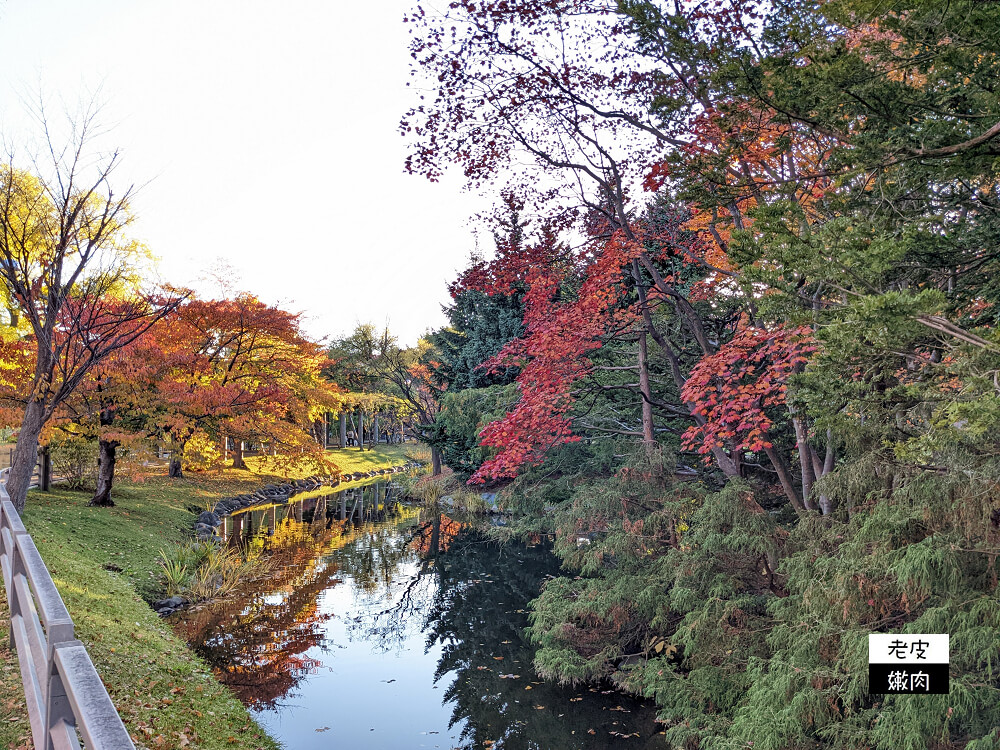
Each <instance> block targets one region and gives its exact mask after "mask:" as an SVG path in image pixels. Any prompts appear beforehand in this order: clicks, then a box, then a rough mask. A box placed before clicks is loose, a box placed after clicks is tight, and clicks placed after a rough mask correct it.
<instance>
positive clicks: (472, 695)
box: [174, 483, 662, 750]
mask: <svg viewBox="0 0 1000 750" xmlns="http://www.w3.org/2000/svg"><path fill="white" fill-rule="evenodd" d="M240 515H241V516H242V518H240V517H239V516H237V517H236V520H235V523H233V524H232V525H231V526H227V531H228V532H229V535H230V540H229V541H230V543H233V544H240V545H244V546H245V545H251V546H253V545H256V546H257V547H259V548H262V551H263V554H265V555H267V556H269V557H270V559H271V561H272V563H273V572H272V574H271V575H270V576H269V577H268V578H267V579H266V580H264V581H258V582H255V583H253V584H248V585H247V586H245V587H244V588H243V589H242V590H241V591H240V592H239V594H238V595H237V596H235V597H232V598H230V599H228V600H226V601H222V602H214V603H211V604H209V605H206V606H203V607H200V608H199V609H197V610H195V611H192V612H188V613H184V614H183V615H181V616H175V617H176V618H177V619H176V620H175V623H174V624H175V627H176V629H177V630H178V631H179V632H180V633H181V634H182V635H183V637H185V638H186V639H187V640H188V642H189V643H191V644H192V645H193V646H194V647H195V649H196V650H197V651H198V652H199V653H200V654H201V655H202V656H203V657H204V658H205V659H206V660H207V661H208V662H209V663H210V664H211V665H212V666H213V668H214V669H215V671H216V673H217V674H218V675H219V677H220V678H221V679H222V680H223V681H224V682H225V683H226V684H228V685H229V686H230V687H232V688H233V689H234V690H235V691H236V693H237V694H238V695H239V696H240V698H241V699H242V700H243V701H244V702H245V703H246V704H247V705H248V706H250V707H251V708H254V709H257V710H260V709H266V708H278V704H279V703H280V704H281V706H282V708H281V710H282V711H288V710H290V708H289V704H288V701H289V699H290V698H292V697H293V696H294V695H296V694H297V693H298V692H303V691H305V692H303V696H305V695H306V694H307V690H306V689H303V688H302V687H301V683H302V680H303V678H304V677H305V676H306V675H308V674H310V673H312V672H316V670H317V669H318V668H319V667H321V666H330V665H331V664H333V665H335V664H336V663H337V661H336V659H328V658H324V655H325V654H328V653H330V652H331V650H332V648H334V644H332V643H330V641H329V638H330V635H331V634H332V633H333V632H339V633H340V635H339V636H338V638H344V637H346V638H347V639H349V640H350V641H351V642H354V643H357V644H358V645H357V646H354V645H352V646H347V644H344V643H341V644H336V646H337V647H339V648H345V647H347V648H360V649H362V650H364V649H371V650H372V651H374V652H381V653H383V654H384V653H386V652H392V651H393V650H397V651H402V650H403V649H406V648H409V649H412V648H413V646H414V641H416V643H417V644H419V643H421V642H422V643H423V644H424V652H425V653H429V652H430V651H432V650H436V649H437V648H438V647H439V646H440V653H441V656H440V659H439V660H438V661H437V664H436V668H435V669H434V674H433V681H434V683H439V684H440V686H441V687H442V688H444V691H443V695H442V698H443V699H444V702H445V703H446V704H450V707H449V708H450V710H451V719H450V724H449V727H448V728H449V729H451V728H455V729H456V731H458V732H459V733H460V734H459V738H458V739H459V740H460V742H461V746H462V747H464V748H473V747H477V748H482V747H493V748H504V749H505V750H522V749H523V750H544V749H547V748H585V749H587V750H591V749H596V748H608V747H623V748H647V747H648V748H652V747H662V738H660V737H658V736H657V727H656V725H655V723H654V717H655V712H654V710H653V709H652V708H651V707H650V706H649V705H647V704H643V703H640V702H638V701H635V700H633V699H630V698H628V697H626V696H624V695H622V694H620V693H617V692H614V691H612V690H607V691H602V690H597V689H589V688H581V689H578V690H572V689H569V688H561V687H559V686H557V685H552V684H546V683H542V682H541V681H540V680H538V679H537V677H536V676H535V674H534V671H533V669H532V666H531V664H532V659H533V650H532V648H531V646H530V644H528V643H527V642H526V641H525V639H524V631H525V628H526V626H527V624H528V623H527V614H526V610H527V609H528V605H529V602H530V601H531V600H532V599H533V598H535V597H536V596H537V595H538V592H539V589H540V586H541V584H542V582H543V581H544V580H545V578H546V576H549V575H556V574H557V573H558V563H557V561H556V560H555V558H554V557H553V556H552V555H551V554H550V553H549V551H548V550H547V548H546V547H545V546H544V545H542V544H535V545H533V546H532V545H528V546H525V545H518V544H510V545H507V546H504V547H500V546H497V545H495V544H491V543H489V542H487V541H486V539H485V537H484V536H483V535H482V534H481V533H480V532H479V531H477V530H476V529H475V528H474V527H473V526H470V525H468V524H465V523H463V521H462V520H461V519H459V518H457V517H452V516H449V515H445V514H443V513H439V512H431V511H429V510H427V509H425V508H413V507H408V506H404V505H399V504H397V503H394V502H393V501H392V498H391V496H390V497H387V496H386V485H384V484H381V483H377V484H375V485H370V486H369V487H367V488H364V490H362V489H355V490H347V491H344V492H340V493H336V494H333V495H329V496H324V497H319V498H313V499H309V500H305V501H300V502H296V503H291V504H289V505H287V506H278V507H276V508H268V509H264V510H255V511H253V512H252V513H244V514H240ZM341 585H343V586H348V585H349V586H350V592H351V595H350V596H349V597H348V598H347V599H346V600H344V599H341V600H340V602H341V606H342V607H346V608H347V611H338V612H336V613H335V614H332V613H331V612H330V610H331V605H330V603H329V601H328V602H327V604H326V605H325V606H324V605H323V604H322V601H323V600H322V596H323V593H324V592H325V591H328V590H330V589H331V588H335V587H338V586H341ZM337 590H339V589H337ZM333 616H337V617H338V618H340V619H339V623H340V625H338V627H340V626H343V628H342V629H340V630H337V629H335V628H331V627H329V626H327V625H326V624H325V623H327V621H328V620H329V619H330V618H331V617H333ZM421 633H422V635H421ZM419 649H420V647H419V646H417V652H419ZM359 653H360V652H359ZM410 653H411V654H412V653H414V652H413V651H412V650H411V651H410ZM355 656H356V657H357V654H356V655H355ZM363 658H364V657H363ZM321 662H322V663H321ZM411 662H412V659H411ZM431 664H433V662H431ZM427 672H428V673H429V672H430V665H428V670H427ZM427 679H428V680H430V679H431V677H430V675H429V674H428V676H427ZM385 682H387V681H386V680H382V683H383V684H384V683H385ZM390 682H392V681H391V680H390ZM322 684H323V680H321V679H318V680H316V689H320V690H321V689H323V688H321V687H320V685H322ZM334 684H335V685H336V687H334V688H333V689H334V690H341V689H346V690H352V691H354V690H361V691H366V690H372V688H370V687H366V686H365V685H362V684H350V685H341V684H340V683H339V682H335V683H334ZM425 684H426V683H425ZM326 685H327V686H326V688H325V689H326V690H327V691H329V690H330V689H331V688H330V687H329V685H330V683H326ZM366 694H367V693H366ZM406 695H407V694H406V693H402V694H400V695H399V696H398V698H399V699H402V700H405V697H406ZM303 701H306V698H305V697H303ZM306 702H308V701H306ZM290 715H295V714H294V713H292V714H290ZM446 717H447V714H444V715H443V716H441V717H440V718H439V719H438V720H439V721H441V722H444V721H445V719H446ZM354 718H355V721H358V720H360V721H364V719H361V718H360V717H354ZM347 720H348V721H350V719H349V718H348V719H347ZM293 723H294V722H293ZM423 728H427V727H423ZM440 728H441V729H445V727H443V726H441V727H440ZM288 731H289V732H292V733H293V734H292V735H291V736H293V737H294V738H295V741H296V743H299V742H303V741H304V742H306V744H308V742H309V741H312V740H313V738H312V737H311V736H310V737H308V740H307V738H305V737H303V736H302V735H301V734H298V735H295V734H294V731H295V729H294V728H291V729H289V730H288ZM306 731H307V732H311V730H306ZM279 738H280V737H279ZM328 739H330V740H333V739H335V738H334V736H330V737H329V738H328ZM374 739H375V738H374V736H373V737H371V740H372V741H374ZM316 741H319V739H318V737H317V738H316ZM303 746H304V745H303ZM310 746H312V745H310ZM373 746H374V745H373ZM317 747H319V745H317Z"/></svg>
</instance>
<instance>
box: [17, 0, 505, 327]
mask: <svg viewBox="0 0 1000 750" xmlns="http://www.w3.org/2000/svg"><path fill="white" fill-rule="evenodd" d="M409 8H410V0H378V1H377V2H365V3H359V2H344V1H341V0H288V1H287V2H282V3H274V2H266V3H265V2H258V1H256V0H238V1H237V0H180V1H177V0H174V1H172V2H163V1H162V0H155V1H154V0H119V1H118V2H115V1H113V0H86V1H85V2H81V1H80V0H0V131H2V132H3V133H5V134H7V135H8V137H10V135H11V134H13V138H14V139H24V138H25V137H26V132H27V131H26V125H25V120H24V114H23V112H24V104H23V100H24V99H25V98H29V99H30V98H33V97H37V95H38V91H39V89H40V88H41V90H42V91H43V93H44V96H45V98H46V100H47V101H48V102H49V103H50V105H52V106H56V105H58V102H59V100H60V98H61V99H63V100H65V101H66V102H68V103H69V105H70V106H74V107H75V106H76V104H77V102H78V101H80V100H81V98H82V99H87V98H89V96H90V94H91V93H92V92H94V91H95V90H97V89H98V88H99V89H100V97H99V98H100V100H101V101H103V102H105V106H104V110H103V113H102V117H101V120H102V122H104V123H105V124H107V125H113V130H112V133H111V135H110V140H111V141H112V142H113V143H114V144H117V145H119V146H121V148H122V151H123V156H124V161H123V164H122V168H121V170H120V171H119V173H118V181H119V182H120V183H121V184H123V185H125V184H127V183H136V184H142V185H144V187H143V189H142V191H141V193H140V194H139V196H138V198H137V199H136V200H135V202H134V207H135V211H136V213H137V214H138V223H137V224H136V225H135V234H136V235H137V236H138V237H139V238H141V239H143V240H144V241H145V242H147V243H148V244H149V246H150V247H151V249H152V250H153V252H154V253H155V254H156V255H157V256H159V257H160V259H161V262H160V270H161V273H162V275H163V276H164V278H165V279H167V280H169V281H171V282H172V283H175V284H186V285H195V286H196V287H197V286H198V284H199V282H198V279H199V278H200V277H204V276H205V274H206V272H207V271H209V270H210V269H212V268H213V267H217V266H218V265H219V263H220V261H221V262H222V263H224V264H228V265H230V266H231V267H232V268H233V269H234V270H235V273H236V274H238V276H239V278H238V279H237V280H236V283H237V286H238V288H241V289H245V290H247V291H250V292H252V293H254V294H256V295H258V296H259V297H261V298H262V299H265V300H267V301H269V302H280V303H282V304H283V305H285V306H286V307H287V308H289V309H293V310H297V311H302V312H304V313H305V314H306V318H307V321H306V328H307V330H308V331H309V332H310V333H311V334H312V335H314V336H317V337H318V336H324V335H332V336H337V335H341V334H345V333H349V332H350V331H351V330H353V328H354V326H355V325H356V323H358V322H359V321H360V322H374V323H376V324H377V325H379V326H381V325H384V324H386V323H388V325H389V327H390V328H391V329H392V330H393V331H395V332H396V333H397V334H398V335H399V336H400V338H401V340H402V341H403V342H405V343H413V342H415V341H416V339H417V337H418V336H419V335H420V334H421V333H423V332H424V331H425V330H426V329H428V328H434V327H437V326H439V325H441V324H442V323H443V322H444V317H443V315H442V314H441V312H440V306H441V304H442V303H443V302H446V301H447V291H446V284H447V282H448V281H449V280H451V279H452V278H453V277H454V275H455V272H456V271H457V270H459V269H460V268H462V267H464V265H465V262H466V260H467V258H468V256H469V252H470V250H472V248H473V245H474V236H473V233H472V228H471V225H470V223H469V217H471V216H472V215H473V214H474V213H475V212H476V211H478V210H483V209H485V208H487V207H488V206H489V203H490V201H489V200H486V199H484V198H481V197H478V196H475V195H471V194H466V193H463V192H462V191H461V189H460V188H461V179H460V175H454V176H453V178H452V179H446V180H445V181H444V182H442V183H439V184H431V183H429V182H427V181H426V180H424V179H423V178H420V177H415V176H408V175H406V174H404V173H403V160H404V158H405V148H404V146H405V144H404V141H403V139H402V138H401V137H400V136H399V135H398V131H397V124H398V122H399V119H400V116H401V114H402V113H403V112H404V111H405V109H406V108H407V104H408V103H409V102H410V101H411V97H412V96H413V94H412V92H411V90H409V89H407V88H406V82H407V80H408V78H409V66H408V63H409V60H410V58H409V53H408V51H407V46H406V44H407V38H408V34H407V29H406V26H405V25H404V24H403V23H402V17H403V14H404V12H406V11H407V10H408V9H409ZM147 183H148V184H147ZM486 237H487V238H488V234H487V235H486ZM490 245H491V242H490V241H489V240H488V239H486V246H484V249H489V247H490ZM202 289H203V293H212V289H211V288H210V287H208V286H205V285H204V283H202Z"/></svg>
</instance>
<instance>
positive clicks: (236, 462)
mask: <svg viewBox="0 0 1000 750" xmlns="http://www.w3.org/2000/svg"><path fill="white" fill-rule="evenodd" d="M244 447H245V445H244V443H243V441H242V440H237V441H236V450H234V451H233V468H234V469H245V468H246V467H247V464H246V461H244V460H243V450H244Z"/></svg>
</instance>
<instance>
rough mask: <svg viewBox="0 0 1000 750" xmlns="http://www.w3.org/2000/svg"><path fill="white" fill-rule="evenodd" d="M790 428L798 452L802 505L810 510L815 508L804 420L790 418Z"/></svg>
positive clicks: (807, 433)
mask: <svg viewBox="0 0 1000 750" xmlns="http://www.w3.org/2000/svg"><path fill="white" fill-rule="evenodd" d="M789 411H791V409H789ZM793 413H794V412H793ZM792 427H794V429H795V444H796V447H797V448H798V451H799V468H800V469H801V471H802V503H803V505H805V506H806V509H808V510H812V509H813V508H814V507H815V503H813V497H812V486H813V481H814V480H815V477H814V475H813V463H812V448H811V447H810V445H809V429H808V427H807V426H806V423H805V420H804V419H802V418H800V417H792Z"/></svg>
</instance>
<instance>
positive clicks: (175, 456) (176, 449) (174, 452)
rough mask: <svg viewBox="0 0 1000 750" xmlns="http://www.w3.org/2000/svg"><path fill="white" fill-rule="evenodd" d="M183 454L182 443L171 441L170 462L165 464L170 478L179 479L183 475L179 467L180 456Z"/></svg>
mask: <svg viewBox="0 0 1000 750" xmlns="http://www.w3.org/2000/svg"><path fill="white" fill-rule="evenodd" d="M183 456H184V443H172V449H171V451H170V463H169V464H168V465H167V476H168V477H170V478H171V479H180V478H181V477H183V476H184V472H183V470H182V469H181V458H182V457H183Z"/></svg>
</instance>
